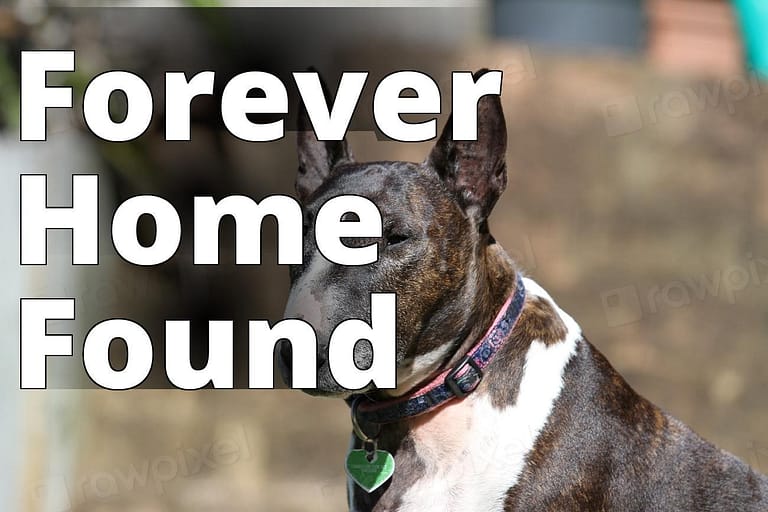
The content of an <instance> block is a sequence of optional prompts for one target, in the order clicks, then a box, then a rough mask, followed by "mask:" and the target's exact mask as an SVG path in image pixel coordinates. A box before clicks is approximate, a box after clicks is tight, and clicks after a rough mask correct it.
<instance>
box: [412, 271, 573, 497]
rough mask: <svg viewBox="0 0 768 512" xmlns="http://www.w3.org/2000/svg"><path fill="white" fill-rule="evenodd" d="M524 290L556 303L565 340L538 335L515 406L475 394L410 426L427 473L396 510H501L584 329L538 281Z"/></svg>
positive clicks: (529, 284)
mask: <svg viewBox="0 0 768 512" xmlns="http://www.w3.org/2000/svg"><path fill="white" fill-rule="evenodd" d="M525 286H526V290H527V293H528V294H530V295H537V296H539V297H541V298H542V299H545V300H548V301H550V302H551V303H552V306H553V308H554V310H555V311H556V312H557V313H558V314H559V315H560V316H561V318H562V320H563V323H564V324H565V326H566V327H567V334H566V336H565V338H564V339H563V340H562V341H561V342H560V343H555V344H550V345H549V346H547V345H545V344H544V343H541V342H540V341H534V342H533V343H532V344H531V346H530V348H529V349H528V352H527V354H526V362H525V370H524V373H523V377H522V380H521V383H520V389H519V392H518V394H517V400H516V401H515V403H514V404H512V405H510V406H508V407H505V408H497V407H494V405H493V404H492V403H491V402H490V399H489V397H487V396H484V395H470V396H469V397H467V398H466V399H464V400H462V401H460V402H456V403H453V404H451V405H448V406H446V407H444V408H443V409H441V410H440V411H439V412H438V413H437V414H434V415H431V416H430V417H429V418H428V419H426V420H424V421H423V422H421V423H418V424H417V426H416V427H414V428H413V430H412V431H411V433H412V436H413V439H414V442H415V448H416V453H417V455H418V457H419V459H420V460H421V461H422V462H423V463H424V465H425V471H424V472H423V473H422V474H423V475H424V476H423V477H421V478H420V479H418V480H416V481H414V482H413V484H412V485H411V486H410V487H409V488H408V490H407V491H406V492H405V493H404V495H403V496H402V499H401V504H402V505H401V507H400V509H399V511H398V512H423V511H424V510H440V511H446V512H449V511H455V512H467V511H473V512H500V511H502V510H503V507H504V499H505V497H506V495H507V492H508V491H509V490H510V489H511V488H513V487H514V486H515V485H516V483H517V481H518V479H519V477H520V474H521V473H522V471H523V469H524V465H525V461H526V457H527V455H528V453H529V452H530V451H531V450H532V449H533V447H534V445H535V443H536V439H537V438H538V436H539V433H540V432H541V430H542V429H543V428H544V426H545V425H546V422H547V419H548V418H549V415H550V413H551V411H552V407H553V405H554V403H555V401H556V400H557V398H558V396H559V395H560V392H561V389H562V386H563V372H564V369H565V367H566V365H567V363H568V361H569V360H570V359H571V357H572V356H573V354H574V352H575V351H576V347H577V343H578V342H579V340H580V339H581V329H580V328H579V326H578V325H577V324H576V322H574V320H573V319H572V318H571V317H570V316H569V315H568V314H567V313H565V312H563V311H562V310H560V308H558V307H557V305H556V304H555V303H554V301H552V299H551V297H550V296H549V295H548V294H547V293H546V292H545V291H544V290H543V289H542V288H541V287H540V286H539V285H537V284H536V283H535V282H533V281H531V280H530V279H525Z"/></svg>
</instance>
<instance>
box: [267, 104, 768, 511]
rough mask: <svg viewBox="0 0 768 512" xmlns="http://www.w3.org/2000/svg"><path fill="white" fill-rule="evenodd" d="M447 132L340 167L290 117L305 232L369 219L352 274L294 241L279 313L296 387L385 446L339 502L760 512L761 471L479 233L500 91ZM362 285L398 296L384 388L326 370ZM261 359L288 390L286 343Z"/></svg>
mask: <svg viewBox="0 0 768 512" xmlns="http://www.w3.org/2000/svg"><path fill="white" fill-rule="evenodd" d="M451 126H452V125H451V122H450V120H449V122H448V124H447V125H446V127H445V129H444V131H443V133H442V135H441V136H440V137H439V139H438V140H437V142H436V144H435V146H434V148H433V149H432V150H431V152H430V154H429V156H428V157H427V158H426V160H425V161H424V162H423V163H409V162H394V161H387V162H369V163H357V162H355V161H354V158H353V157H352V155H351V153H350V151H349V148H348V144H347V142H346V140H342V141H319V140H317V138H316V137H315V136H314V133H313V131H312V129H311V124H310V122H309V119H308V117H307V114H306V111H305V110H304V109H301V111H300V114H299V121H298V157H299V171H298V176H297V179H296V191H297V194H298V197H299V200H300V201H301V203H302V205H303V208H304V210H305V212H306V216H307V226H306V229H307V230H308V231H309V232H311V231H312V229H313V227H312V222H311V220H312V216H313V214H314V212H316V210H317V208H318V207H319V206H320V205H322V204H323V203H324V202H325V201H327V200H328V199H329V198H331V197H334V196H337V195H342V194H356V195H361V196H364V197H367V198H368V199H370V200H372V201H373V202H374V203H375V204H376V205H377V206H378V207H379V209H380V211H381V213H382V220H383V236H382V237H381V238H380V239H377V240H376V243H378V245H379V247H378V249H379V260H378V261H377V262H376V263H373V264H371V265H367V266H363V267H342V266H337V265H333V264H331V263H330V262H328V261H327V260H325V259H324V258H323V257H322V255H321V254H319V252H318V251H317V249H316V248H315V247H314V246H313V245H312V243H311V242H309V241H311V240H313V238H312V237H311V236H307V237H305V240H308V241H305V247H304V253H305V258H304V265H303V266H294V267H292V268H291V271H290V273H291V282H292V285H291V292H290V296H289V300H288V304H287V307H286V314H285V316H286V317H293V318H303V319H305V320H307V321H309V322H310V323H311V324H312V325H313V327H314V328H315V329H316V331H317V333H318V347H319V348H318V350H319V353H318V361H319V363H318V381H317V382H318V385H317V389H312V390H307V392H308V393H310V394H313V395H321V396H330V397H338V398H343V399H347V400H348V401H350V402H351V403H352V402H354V403H353V411H352V412H353V420H354V424H355V427H356V432H357V433H358V435H357V436H353V437H352V443H351V449H359V448H361V447H363V446H364V442H363V440H364V441H366V442H368V443H370V442H371V441H375V444H376V446H377V447H378V448H381V449H383V450H385V451H386V452H389V453H391V454H392V455H393V456H394V461H395V468H396V469H395V471H394V474H393V475H392V477H391V479H389V480H388V481H387V482H385V483H384V484H383V485H381V486H380V487H379V488H377V489H375V490H374V491H372V492H366V491H365V490H363V489H362V488H360V487H359V486H358V485H355V484H354V482H351V481H350V482H349V483H348V502H349V507H350V510H353V511H365V512H368V511H376V512H384V511H388V512H394V511H398V512H416V511H418V512H423V511H425V510H439V511H457V512H458V511H461V512H497V511H498V512H500V511H507V512H513V511H539V512H543V511H568V512H573V511H595V512H597V511H604V512H609V511H620V512H631V511H637V512H640V511H643V512H679V511H696V512H758V511H759V512H766V511H768V478H766V477H765V476H762V475H760V474H758V473H756V472H755V471H753V470H752V469H750V467H749V466H748V465H747V464H745V463H744V462H742V461H740V460H739V459H737V458H736V457H734V456H733V455H730V454H728V453H726V452H724V451H721V450H719V449H717V448H716V447H714V446H713V445H712V444H710V443H708V442H707V441H705V440H703V439H702V438H700V437H699V436H698V435H697V434H695V433H694V432H693V431H692V430H691V429H690V428H689V427H687V426H686V425H684V424H683V423H681V422H680V421H678V420H677V419H675V418H673V417H671V416H669V415H668V414H666V413H665V412H663V411H661V410H660V409H659V408H658V407H656V406H655V405H653V404H652V403H651V402H649V401H648V400H646V399H644V398H643V397H641V396H639V395H638V394H637V393H636V392H635V391H634V390H633V389H632V388H631V387H630V386H629V385H628V384H627V382H626V381H625V380H624V379H623V378H622V377H621V376H620V375H619V374H618V373H617V372H616V370H614V369H613V367H612V366H611V365H610V364H609V362H608V361H607V360H606V358H605V357H604V356H603V355H602V354H601V353H600V352H599V351H598V350H597V349H596V348H595V347H594V346H593V345H591V344H590V343H589V341H587V339H586V338H585V337H584V335H583V334H582V331H581V328H580V327H579V325H578V324H577V323H576V322H575V321H574V320H573V319H572V318H571V317H570V316H569V315H568V314H567V313H565V312H564V311H563V310H562V309H560V307H559V306H558V305H557V303H555V301H554V300H553V299H552V298H551V297H550V296H549V294H548V293H547V292H546V291H545V290H544V289H542V288H541V287H540V286H539V285H538V284H537V283H536V282H534V281H533V280H531V279H529V278H527V277H523V276H522V275H521V274H520V271H519V270H518V269H517V268H516V266H515V264H514V262H513V261H512V260H511V259H510V257H509V256H508V255H507V254H506V253H505V251H504V250H503V249H502V247H501V246H500V245H499V244H498V243H497V242H496V240H495V239H494V238H493V236H492V235H491V233H490V232H489V229H488V216H489V215H490V213H491V211H492V209H493V207H494V205H495V203H496V201H497V200H498V198H499V196H500V195H501V193H502V192H503V190H504V189H505V187H506V182H507V171H506V163H505V158H506V156H505V154H506V143H507V134H506V124H505V121H504V114H503V112H502V107H501V101H500V98H499V97H498V96H484V97H482V98H481V99H480V100H479V102H478V138H477V140H476V141H454V140H453V138H452V128H451ZM350 243H352V242H350ZM367 243H370V241H368V242H367ZM373 292H395V293H396V294H397V305H398V307H397V329H396V339H397V341H396V345H397V348H396V354H397V356H396V359H397V388H396V389H394V390H378V389H372V388H366V389H362V390H356V391H350V390H347V389H344V388H342V387H340V386H339V385H338V384H337V383H336V382H335V381H334V380H333V378H332V376H331V373H330V371H329V365H328V362H327V350H328V349H327V343H328V338H329V336H330V332H331V330H332V328H333V327H334V326H335V325H336V324H337V323H338V322H340V321H342V320H344V319H347V318H361V319H364V318H368V317H369V312H368V310H367V307H368V306H367V304H368V297H369V294H370V293H373ZM355 350H356V352H355V354H354V356H355V362H356V363H357V364H358V366H360V365H365V364H366V363H368V364H370V361H371V353H370V349H367V348H366V346H365V344H360V343H358V346H357V347H356V349H355ZM278 361H279V365H280V368H281V370H282V372H283V375H284V378H285V379H286V381H287V382H290V376H291V350H290V345H289V344H287V343H285V342H284V343H283V344H282V345H281V346H280V348H279V350H278ZM369 436H370V437H369ZM359 437H361V438H362V439H363V440H361V439H359ZM369 460H371V459H370V458H369Z"/></svg>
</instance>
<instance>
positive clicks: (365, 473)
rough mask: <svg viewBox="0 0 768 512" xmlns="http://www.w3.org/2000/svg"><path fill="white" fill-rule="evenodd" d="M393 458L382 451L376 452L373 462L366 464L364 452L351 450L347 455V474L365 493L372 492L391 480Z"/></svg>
mask: <svg viewBox="0 0 768 512" xmlns="http://www.w3.org/2000/svg"><path fill="white" fill-rule="evenodd" d="M394 473H395V458H394V457H392V454H391V453H389V452H387V451H384V450H376V455H375V457H374V458H373V462H368V458H367V457H366V453H365V450H352V451H350V452H349V455H347V474H348V475H349V477H350V478H351V479H352V480H354V481H355V483H356V484H357V485H359V486H360V487H361V488H363V489H364V490H365V492H373V491H375V490H376V489H378V488H379V487H381V485H382V484H383V483H384V482H386V481H387V480H389V479H390V478H392V475H393V474H394Z"/></svg>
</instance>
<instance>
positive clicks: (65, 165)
mask: <svg viewBox="0 0 768 512" xmlns="http://www.w3.org/2000/svg"><path fill="white" fill-rule="evenodd" d="M150 4H151V5H159V4H157V3H152V2H151V3H150ZM381 4H382V5H379V6H378V7H371V6H369V7H365V8H360V7H358V8H351V7H344V5H345V4H344V2H336V3H334V4H333V5H335V6H337V8H335V9H318V8H313V9H298V8H270V9H234V8H225V7H224V6H226V5H228V4H227V3H226V2H222V3H218V2H216V3H212V2H207V1H199V0H198V1H190V2H189V3H188V4H187V3H184V2H174V3H171V4H163V5H166V7H152V8H150V7H146V6H144V7H135V6H134V7H132V8H128V7H109V8H105V7H95V6H93V5H92V6H85V7H84V6H83V4H82V3H77V2H45V1H43V0H20V1H14V2H10V3H8V2H6V3H3V4H0V155H1V156H2V158H0V168H2V170H3V172H2V174H0V179H2V186H0V195H2V201H0V208H2V212H3V215H2V217H3V219H5V220H4V222H3V223H2V233H3V236H4V237H5V239H7V240H10V241H11V242H10V243H7V244H6V250H4V251H3V252H2V253H0V254H2V265H0V269H1V271H2V280H3V283H4V286H3V287H2V289H1V290H0V293H1V294H2V296H3V304H4V307H3V308H2V310H0V314H2V325H3V326H4V327H5V328H4V333H5V336H4V338H5V339H4V343H3V344H2V345H0V350H2V353H1V354H0V365H2V366H1V368H2V371H1V372H0V375H2V377H1V378H2V379H3V385H2V387H0V406H1V407H2V411H1V412H0V418H2V419H1V420H0V428H1V429H2V430H0V442H1V443H2V446H3V452H4V461H5V463H4V464H3V465H0V508H2V510H18V511H22V512H68V511H72V512H112V511H127V512H134V511H135V512H181V511H184V512H203V511H245V510H248V511H269V512H290V511H303V510H308V509H312V510H314V511H316V512H324V511H329V512H330V511H338V510H345V509H346V508H345V499H344V495H345V487H344V486H345V482H344V476H343V468H342V465H343V457H344V454H345V450H346V446H347V442H348V439H349V430H350V426H349V423H348V411H347V408H346V406H345V405H344V404H343V403H342V402H340V401H333V400H322V399H311V398H309V397H307V396H304V395H302V394H301V393H298V392H293V391H289V390H274V391H249V390H247V389H242V390H203V391H197V392H183V391H177V390H170V389H166V388H167V387H168V386H167V383H166V381H165V375H164V373H163V365H162V353H163V344H162V342H163V340H162V338H163V336H162V325H163V324H162V322H163V321H164V320H165V319H170V318H182V319H192V320H193V329H192V330H193V347H194V350H193V359H194V361H195V364H196V365H197V366H198V367H201V366H203V365H204V364H205V361H206V358H207V350H208V349H207V346H208V345H207V343H208V340H207V328H206V325H207V324H206V322H207V320H209V319H210V320H214V319H225V320H235V322H236V323H235V329H236V331H235V334H236V347H237V351H236V361H235V367H236V368H235V369H236V382H237V383H239V385H240V386H243V385H244V384H245V377H246V375H247V368H246V366H245V364H246V360H247V357H246V354H245V352H244V351H245V347H246V343H247V340H246V338H245V336H246V332H245V325H246V322H247V320H248V319H270V320H272V321H277V320H279V319H281V318H282V311H283V305H284V301H285V297H286V295H287V290H288V277H287V270H286V269H285V268H283V267H280V266H277V265H276V264H275V250H274V240H275V234H274V226H273V225H269V224H268V223H267V224H265V230H264V231H265V232H264V258H263V260H264V264H263V265H261V266H258V267H252V266H251V267H246V266H241V267H237V266H235V265H233V264H232V262H233V258H232V254H233V248H234V246H233V236H232V225H226V224H225V226H224V228H223V229H224V234H223V235H222V240H221V246H222V247H221V251H222V264H220V265H218V266H214V267H200V266H194V267H193V266H192V265H191V246H190V244H189V241H190V240H191V231H190V230H191V227H192V225H191V223H190V222H184V224H183V225H184V230H185V235H184V238H183V240H184V242H183V243H182V247H181V248H180V250H179V252H178V253H177V254H176V256H175V257H174V258H172V259H171V260H170V261H169V262H168V263H166V264H163V265H160V266H157V267H151V268H140V267H134V266H130V265H128V264H126V263H124V262H123V261H122V260H120V258H119V257H118V256H117V255H116V254H115V253H114V251H113V249H112V245H111V243H110V240H109V221H110V218H111V214H112V212H113V211H114V208H115V205H116V204H118V203H119V202H121V201H123V200H124V199H126V198H128V197H130V196H133V195H137V194H145V193H152V194H156V195H160V196H162V197H164V198H166V199H168V200H169V201H171V202H172V203H173V204H174V206H175V207H176V208H177V210H178V211H179V212H180V213H181V214H182V217H183V219H185V220H189V219H190V216H189V212H190V210H191V204H192V197H193V196H194V195H206V194H207V195H213V196H214V197H216V198H220V197H223V196H225V195H228V194H234V193H238V194H248V195H251V196H252V197H254V198H256V199H257V200H258V199H260V198H262V197H264V196H266V195H269V194H276V193H284V194H292V193H293V179H294V174H295V169H296V166H297V162H296V157H295V134H294V133H293V132H291V133H288V134H287V136H286V137H285V138H284V139H282V140H280V141H276V142H272V143H268V144H256V143H247V142H242V141H240V140H238V139H236V138H234V137H232V136H231V135H229V134H228V133H227V132H226V131H225V130H224V129H223V125H222V122H221V119H220V114H219V111H218V97H213V98H210V99H206V98H199V99H196V100H195V101H194V102H193V116H192V119H193V130H192V142H191V143H181V142H175V143H172V142H165V141H164V140H163V105H162V94H155V99H156V101H157V104H156V105H155V113H156V115H155V118H154V120H153V124H152V127H151V128H150V130H149V131H148V132H147V133H146V134H145V135H144V136H142V137H140V138H139V139H138V140H137V141H135V142H133V143H130V144H111V143H107V142H103V141H100V140H99V139H97V138H96V137H94V136H93V135H91V134H89V133H88V132H87V131H86V130H85V129H84V127H83V122H82V115H81V112H80V111H79V110H78V108H77V107H78V106H79V105H80V103H81V102H80V97H81V94H82V90H83V86H84V85H85V84H86V83H87V82H88V80H90V78H91V77H93V76H95V75H96V74H99V73H101V72H103V71H105V70H109V69H125V70H129V71H133V72H135V73H137V74H139V75H140V76H142V77H143V78H145V80H147V82H148V83H149V84H150V86H151V88H152V89H153V91H159V92H162V90H163V89H162V87H163V72H165V71H171V70H173V71H178V70H184V71H188V72H190V73H195V72H198V71H202V70H206V69H215V70H216V71H217V81H216V88H217V95H218V94H220V92H221V87H222V86H223V84H224V83H226V80H227V78H228V77H230V76H232V75H234V74H237V73H239V72H243V71H248V70H264V71H269V72H272V73H275V74H277V75H278V76H280V77H281V78H282V79H283V81H284V82H286V83H289V82H290V72H291V71H297V70H303V69H305V68H306V67H307V66H310V65H313V66H315V67H317V68H318V69H319V70H321V71H322V72H323V73H324V74H325V77H326V80H327V81H328V82H329V83H330V84H332V88H334V87H333V84H336V83H337V80H338V76H339V73H340V72H341V71H343V70H367V71H370V72H371V77H370V78H369V82H368V84H369V86H368V87H367V88H366V94H367V96H364V97H363V98H362V100H361V102H360V106H359V109H360V115H358V116H357V117H356V118H355V119H354V121H353V125H352V129H353V131H352V132H350V134H349V139H350V143H351V144H352V148H353V151H354V152H355V154H356V155H357V157H358V159H360V160H375V159H390V160H412V161H420V160H422V159H423V158H424V156H425V155H426V154H427V152H428V151H429V148H430V144H429V143H424V144H403V143H399V142H392V141H388V140H386V139H384V138H383V137H381V136H379V135H378V134H377V133H376V132H375V131H374V130H373V124H372V123H371V121H370V100H371V97H370V93H371V90H370V89H371V87H370V85H371V84H373V83H375V82H377V81H378V80H379V79H380V78H381V77H383V76H384V75H386V74H388V73H389V72H391V71H395V70H400V69H416V70H421V71H424V72H427V73H429V74H430V75H431V76H432V77H434V78H435V80H436V81H438V83H439V84H440V85H441V90H443V91H445V92H446V93H445V94H444V95H443V99H444V110H443V112H444V114H443V115H442V116H441V127H442V123H443V122H444V121H445V119H446V118H447V108H448V102H449V98H450V95H449V94H447V92H448V91H449V84H450V72H451V70H475V69H478V68H481V67H489V68H495V69H501V70H503V71H504V72H505V79H504V84H503V94H502V100H503V103H504V109H505V113H506V117H507V125H508V131H509V153H508V166H509V173H510V179H509V186H508V188H507V192H506V193H505V195H504V196H503V197H502V199H501V200H500V202H499V205H498V206H497V208H496V210H495V212H494V214H493V216H492V218H491V229H492V232H493V233H494V234H495V236H496V238H497V239H498V240H500V242H501V243H502V244H503V245H504V246H505V247H506V248H507V249H508V251H509V252H510V253H511V254H512V255H513V256H514V257H515V259H516V260H517V261H518V263H519V265H520V266H521V268H523V269H524V270H525V271H526V272H527V273H528V274H529V275H531V276H532V277H533V278H535V279H536V280H537V281H538V282H539V283H541V284H542V285H543V286H544V287H545V288H546V289H548V290H549V292H550V293H551V294H552V295H553V296H554V297H555V298H556V300H557V301H558V302H559V304H560V306H561V307H563V308H564V309H565V310H566V311H568V312H569V313H570V314H571V315H572V316H574V317H575V318H576V319H577V321H578V322H579V323H580V324H581V326H582V327H583V329H584V332H585V333H586V335H587V336H588V338H589V339H590V340H591V341H592V342H593V343H594V344H595V345H597V347H598V348H599V349H600V350H602V351H603V352H605V353H606V355H607V356H608V358H609V359H610V360H611V361H612V362H613V364H614V365H615V366H616V367H617V368H618V370H619V371H620V372H621V373H622V374H623V375H624V376H625V377H626V378H627V379H628V380H629V382H630V383H631V384H632V385H633V386H634V387H635V388H636V389H637V390H638V391H639V392H641V393H642V394H644V395H645V396H647V397H648V398H650V399H651V400H653V401H654V402H656V403H657V404H659V405H661V406H662V407H663V408H665V409H666V410H668V411H670V412H671V413H672V414H674V415H675V416H677V417H679V418H681V419H682V420H684V421H685V422H687V423H688V424H690V425H691V426H692V427H693V428H694V429H695V430H697V431H698V432H699V433H700V434H702V435H703V436H705V437H707V438H708V439H710V440H712V441H713V442H715V443H716V444H718V445H719V446H721V447H723V448H725V449H728V450H730V451H732V452H734V453H736V454H737V455H738V456H740V457H742V458H743V459H745V460H747V462H749V463H750V464H751V465H752V466H753V467H755V468H756V469H758V470H760V471H762V472H768V399H766V396H768V371H766V366H767V365H768V94H767V93H768V82H766V81H765V78H766V77H768V39H767V38H768V4H766V3H765V2H764V1H762V0H736V1H734V2H728V1H726V0H646V1H641V0H498V1H495V2H494V1H474V2H431V4H432V6H431V7H419V8H415V7H407V6H405V3H402V4H400V5H398V4H397V3H396V2H387V3H381ZM134 5H137V4H134ZM168 5H170V6H174V7H175V8H169V7H168ZM191 5H194V6H197V7H200V6H209V7H210V6H218V7H220V8H217V9H203V8H191V7H190V6H191ZM357 5H359V4H357ZM370 5H374V4H373V3H370ZM384 5H385V6H384ZM55 48H61V49H76V51H77V71H76V72H75V73H67V74H58V73H54V74H51V76H50V77H49V79H50V82H51V83H61V84H67V85H71V86H73V87H74V88H75V90H76V99H75V106H76V108H75V109H74V110H72V111H61V110H58V109H53V110H49V122H48V130H49V136H48V141H47V142H45V143H31V142H25V143H19V142H18V140H19V137H18V134H19V131H18V130H19V128H18V114H19V113H18V106H19V99H18V94H19V93H18V85H19V77H18V73H19V51H20V50H22V49H55ZM294 105H295V102H293V103H291V109H292V111H293V110H295V109H294ZM123 107H124V106H123ZM114 108H115V109H116V111H119V110H120V108H121V105H120V103H119V99H118V100H116V103H115V105H114ZM289 124H290V122H289ZM94 172H98V173H99V174H100V176H101V179H100V183H101V190H100V193H101V203H100V205H101V206H100V207H101V210H102V213H101V216H100V222H101V236H102V237H103V238H104V240H103V241H102V243H101V244H100V249H101V254H100V265H99V266H98V267H95V268H92V267H73V266H71V265H70V247H71V242H70V236H69V234H68V233H66V232H52V233H51V234H50V235H49V258H48V261H49V264H48V265H47V266H44V267H29V266H27V267H20V266H19V262H18V254H19V253H18V242H17V241H18V219H17V217H18V211H19V210H18V207H19V205H18V195H19V194H18V183H19V177H18V175H19V174H21V173H47V174H48V184H49V204H52V205H62V206H63V205H68V204H69V201H70V198H71V181H70V180H71V178H70V175H71V174H73V173H94ZM139 227H140V234H141V233H143V235H142V236H151V235H147V233H151V231H152V229H153V228H152V226H145V225H141V224H140V226H139ZM56 296H65V297H76V298H77V314H78V318H77V320H76V321H73V322H64V321H62V322H52V323H51V325H50V331H51V332H65V333H66V332H73V333H74V340H75V347H76V349H75V357H74V358H51V359H50V361H49V364H48V379H49V383H50V387H51V388H52V389H48V390H45V391H24V392H20V391H19V390H18V382H19V381H18V366H19V364H18V341H17V340H18V299H19V297H56ZM115 316H123V317H126V318H130V319H133V320H136V321H139V322H140V323H141V324H142V325H143V326H145V328H147V330H148V331H149V332H150V333H152V335H153V342H154V343H155V347H156V350H157V354H156V359H157V360H158V363H157V370H158V371H156V372H153V375H152V378H151V379H150V380H149V381H148V382H147V384H146V388H147V389H141V390H133V391H129V392H110V391H101V390H95V389H90V388H92V386H91V385H90V384H89V382H88V381H87V380H86V379H87V377H86V376H85V373H84V371H83V369H82V363H81V361H80V360H79V359H78V357H79V355H80V354H78V347H79V348H81V345H82V339H83V334H84V333H85V332H87V330H88V328H89V327H90V326H92V325H93V324H94V323H96V322H99V321H101V320H103V319H106V318H111V317H115ZM215 342H216V341H215V340H213V341H212V343H215ZM113 345H114V350H113V352H112V357H113V359H114V361H115V364H118V365H119V361H120V360H121V359H122V358H124V357H125V354H124V353H121V347H120V346H119V345H120V344H119V343H115V344H113Z"/></svg>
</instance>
